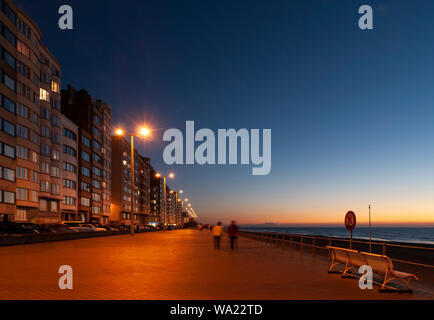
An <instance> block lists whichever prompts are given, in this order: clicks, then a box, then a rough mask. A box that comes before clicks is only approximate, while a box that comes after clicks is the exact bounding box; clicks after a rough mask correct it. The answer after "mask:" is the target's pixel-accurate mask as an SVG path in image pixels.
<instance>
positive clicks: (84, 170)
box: [81, 167, 90, 177]
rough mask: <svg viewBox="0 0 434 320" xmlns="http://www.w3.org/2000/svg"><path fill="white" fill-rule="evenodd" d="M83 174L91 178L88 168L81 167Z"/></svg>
mask: <svg viewBox="0 0 434 320" xmlns="http://www.w3.org/2000/svg"><path fill="white" fill-rule="evenodd" d="M81 174H82V175H84V176H86V177H90V170H89V169H88V168H86V167H81Z"/></svg>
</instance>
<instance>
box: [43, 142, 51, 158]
mask: <svg viewBox="0 0 434 320" xmlns="http://www.w3.org/2000/svg"><path fill="white" fill-rule="evenodd" d="M41 154H43V155H45V156H48V157H49V156H50V155H51V149H50V147H49V146H48V145H46V144H45V143H41Z"/></svg>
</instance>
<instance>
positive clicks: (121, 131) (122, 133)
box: [115, 129, 124, 136]
mask: <svg viewBox="0 0 434 320" xmlns="http://www.w3.org/2000/svg"><path fill="white" fill-rule="evenodd" d="M115 133H116V135H117V136H123V135H124V130H122V129H117V130H116V132H115Z"/></svg>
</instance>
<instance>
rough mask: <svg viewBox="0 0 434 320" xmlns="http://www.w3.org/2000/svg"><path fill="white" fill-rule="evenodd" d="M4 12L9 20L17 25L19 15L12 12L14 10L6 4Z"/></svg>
mask: <svg viewBox="0 0 434 320" xmlns="http://www.w3.org/2000/svg"><path fill="white" fill-rule="evenodd" d="M2 2H3V1H2ZM4 12H5V14H6V16H7V17H8V18H9V20H11V21H12V22H13V23H14V24H16V23H17V15H16V14H15V12H13V11H12V9H11V8H10V7H9V6H8V5H7V4H6V3H4Z"/></svg>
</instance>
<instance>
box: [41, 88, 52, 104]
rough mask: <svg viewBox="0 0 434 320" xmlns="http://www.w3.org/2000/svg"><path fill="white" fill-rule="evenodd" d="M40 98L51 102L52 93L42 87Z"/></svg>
mask: <svg viewBox="0 0 434 320" xmlns="http://www.w3.org/2000/svg"><path fill="white" fill-rule="evenodd" d="M39 99H40V100H43V101H47V102H50V93H49V92H48V91H47V90H45V89H43V88H40V90H39Z"/></svg>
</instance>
